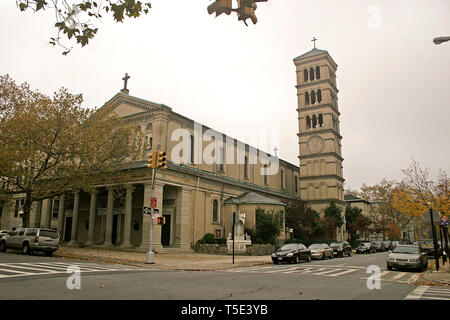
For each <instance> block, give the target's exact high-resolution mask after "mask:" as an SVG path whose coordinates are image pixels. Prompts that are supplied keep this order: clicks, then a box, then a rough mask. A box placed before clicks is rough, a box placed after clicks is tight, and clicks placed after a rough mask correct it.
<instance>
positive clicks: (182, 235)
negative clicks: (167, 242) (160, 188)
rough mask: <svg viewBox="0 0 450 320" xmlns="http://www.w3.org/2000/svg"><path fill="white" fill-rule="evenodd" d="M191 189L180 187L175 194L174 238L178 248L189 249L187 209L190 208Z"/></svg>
mask: <svg viewBox="0 0 450 320" xmlns="http://www.w3.org/2000/svg"><path fill="white" fill-rule="evenodd" d="M191 196H192V189H191V188H187V187H181V189H180V190H179V191H178V195H177V212H176V239H177V241H179V246H180V248H185V249H189V248H190V244H189V211H190V208H191Z"/></svg>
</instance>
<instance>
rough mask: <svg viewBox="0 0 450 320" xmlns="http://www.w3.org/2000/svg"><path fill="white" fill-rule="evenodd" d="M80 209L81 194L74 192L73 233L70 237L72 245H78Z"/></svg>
mask: <svg viewBox="0 0 450 320" xmlns="http://www.w3.org/2000/svg"><path fill="white" fill-rule="evenodd" d="M79 209H80V192H79V191H75V192H74V199H73V212H72V233H71V235H70V244H76V242H77V235H78V234H77V233H78V211H79Z"/></svg>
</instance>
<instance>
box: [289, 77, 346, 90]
mask: <svg viewBox="0 0 450 320" xmlns="http://www.w3.org/2000/svg"><path fill="white" fill-rule="evenodd" d="M324 83H328V84H329V85H330V87H331V88H333V89H334V90H335V91H336V94H337V93H339V90H338V88H336V86H335V85H334V84H333V83H332V82H331V81H330V79H321V80H313V81H308V82H306V83H303V84H297V85H296V86H295V87H296V88H297V89H303V88H309V87H314V86H316V85H320V84H324ZM319 89H322V88H319Z"/></svg>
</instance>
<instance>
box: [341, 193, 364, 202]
mask: <svg viewBox="0 0 450 320" xmlns="http://www.w3.org/2000/svg"><path fill="white" fill-rule="evenodd" d="M344 200H345V201H346V202H367V203H369V201H367V200H364V199H362V198H360V197H357V196H355V195H353V194H345V195H344Z"/></svg>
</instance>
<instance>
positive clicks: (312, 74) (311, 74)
mask: <svg viewBox="0 0 450 320" xmlns="http://www.w3.org/2000/svg"><path fill="white" fill-rule="evenodd" d="M309 78H310V79H311V81H313V80H314V68H311V69H309Z"/></svg>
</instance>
